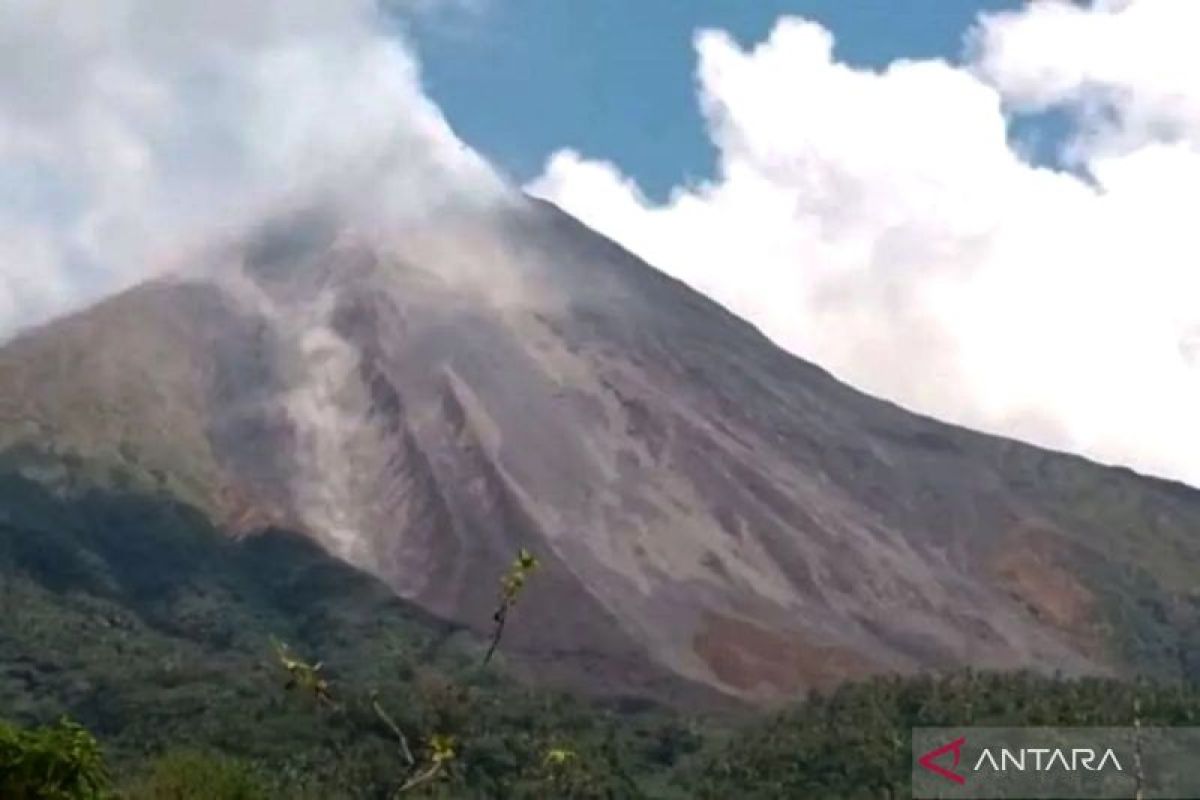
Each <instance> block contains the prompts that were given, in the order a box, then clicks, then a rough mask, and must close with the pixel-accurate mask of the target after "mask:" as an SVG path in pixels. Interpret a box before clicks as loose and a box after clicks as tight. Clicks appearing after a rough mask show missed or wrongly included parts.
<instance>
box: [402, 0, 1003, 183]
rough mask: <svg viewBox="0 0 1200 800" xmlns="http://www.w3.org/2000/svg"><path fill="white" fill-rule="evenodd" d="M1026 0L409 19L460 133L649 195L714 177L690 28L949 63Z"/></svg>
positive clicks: (671, 5)
mask: <svg viewBox="0 0 1200 800" xmlns="http://www.w3.org/2000/svg"><path fill="white" fill-rule="evenodd" d="M1019 5H1020V2H1019V0H754V1H753V2H746V0H683V1H682V2H679V1H676V0H663V1H662V2H646V0H605V1H604V2H562V0H503V1H501V0H483V1H482V2H476V3H471V4H468V5H462V4H448V5H444V6H443V7H442V8H441V9H440V10H439V12H440V13H435V14H428V15H418V16H415V17H414V16H412V15H403V21H404V23H405V25H406V26H407V27H408V29H409V30H410V31H411V32H412V39H413V43H414V46H415V49H416V50H417V52H418V54H419V57H420V60H421V63H422V66H423V70H424V78H425V85H426V88H427V90H428V92H429V94H430V96H431V97H432V98H433V99H434V100H435V101H436V102H437V104H438V105H439V106H440V107H441V109H442V111H443V112H444V113H445V114H446V116H447V117H448V119H449V120H450V123H451V124H452V125H453V127H454V129H455V130H456V131H457V132H458V134H459V135H460V136H462V137H463V139H465V140H466V141H468V142H470V143H471V145H472V146H473V147H475V148H476V149H477V150H479V151H480V152H481V153H483V154H484V155H485V156H486V157H487V158H488V159H489V160H491V161H492V163H493V164H496V165H497V166H498V167H499V168H500V169H502V170H503V171H504V172H505V173H506V174H507V175H509V176H510V177H512V178H514V179H515V180H517V181H521V182H523V181H527V180H529V179H531V178H533V177H535V176H536V175H537V174H539V172H540V171H541V169H542V166H543V164H544V162H545V159H546V157H547V156H548V155H549V154H550V153H552V152H554V151H556V150H558V149H560V148H563V147H570V148H574V149H576V150H579V151H581V152H585V153H588V154H590V155H591V156H592V157H594V158H601V159H605V160H611V161H614V162H616V163H619V164H621V165H622V167H623V168H624V169H625V170H626V171H627V172H628V174H630V175H631V176H634V177H636V179H637V181H638V185H639V186H640V187H641V188H642V190H643V191H644V192H645V193H646V194H647V195H648V196H650V197H654V198H655V199H660V200H661V199H664V198H665V196H666V194H667V192H668V191H669V190H670V188H671V187H672V186H675V185H677V184H679V183H686V182H688V181H689V180H695V179H700V178H704V177H708V176H710V175H711V173H712V170H713V167H714V165H715V163H716V150H715V148H714V146H713V144H712V142H711V141H710V140H709V138H708V137H707V136H706V135H705V131H704V125H703V119H702V117H701V115H700V110H699V108H698V107H697V105H696V97H695V90H694V85H693V84H694V73H695V68H696V57H695V50H694V48H693V46H692V37H693V34H694V33H695V32H696V31H697V30H699V29H702V28H719V29H721V30H724V31H727V32H728V33H729V34H730V35H731V36H733V37H734V38H735V39H737V40H738V41H740V42H743V43H753V42H756V41H760V40H761V39H763V38H764V37H765V36H766V35H767V34H768V33H769V32H770V30H771V28H772V27H773V26H774V24H775V22H776V20H778V19H779V18H780V17H781V16H785V15H797V16H803V17H805V18H807V19H811V20H814V21H816V22H819V23H820V24H821V25H823V26H825V27H826V28H829V29H830V30H832V31H834V32H835V33H836V34H837V43H836V55H837V57H838V58H839V60H843V61H845V62H848V63H851V64H855V65H862V66H870V67H882V66H886V65H887V64H888V63H889V62H891V61H892V60H894V59H897V58H937V57H946V58H952V57H955V56H957V55H959V54H960V52H961V51H962V48H963V34H964V32H965V31H966V30H967V28H968V27H969V26H970V24H971V23H972V22H973V21H974V20H975V18H976V17H977V16H978V15H979V13H981V12H983V11H992V10H1001V9H1005V8H1013V7H1018V6H1019Z"/></svg>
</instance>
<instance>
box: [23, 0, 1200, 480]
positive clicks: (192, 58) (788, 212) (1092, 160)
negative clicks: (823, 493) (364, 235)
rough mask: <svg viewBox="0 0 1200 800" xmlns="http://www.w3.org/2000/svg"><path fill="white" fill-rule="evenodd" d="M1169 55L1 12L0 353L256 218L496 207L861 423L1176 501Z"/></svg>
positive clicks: (1109, 49)
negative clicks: (716, 316)
mask: <svg viewBox="0 0 1200 800" xmlns="http://www.w3.org/2000/svg"><path fill="white" fill-rule="evenodd" d="M380 2H382V3H384V5H383V6H381V5H380V4H379V3H380ZM1195 30H1200V2H1196V0H1086V1H1081V2H1075V3H1069V2H1066V0H1042V1H1041V2H1033V3H1028V4H1013V3H998V2H997V3H991V2H989V3H982V2H976V3H969V2H965V1H964V0H889V1H888V2H883V1H882V0H879V1H878V2H876V1H875V0H857V2H856V1H855V0H819V1H818V0H812V2H790V3H785V2H782V0H757V1H756V2H753V3H750V2H742V1H740V0H693V1H692V2H667V0H663V2H654V3H647V2H644V0H643V2H632V0H609V1H608V2H603V3H601V2H592V3H585V2H573V3H565V2H561V0H503V1H502V0H261V2H258V3H255V4H250V5H247V4H245V3H243V2H241V0H207V2H205V3H202V4H197V3H195V2H194V1H193V0H113V2H112V3H110V4H103V5H101V4H79V3H75V2H71V1H70V0H0V336H3V335H11V334H12V333H13V332H14V331H18V330H21V329H22V328H24V327H26V326H28V325H31V324H36V323H38V322H41V321H44V320H46V319H48V318H50V317H52V316H54V315H56V314H59V313H63V312H65V311H68V310H70V309H73V308H77V307H79V306H80V305H81V304H84V303H87V302H90V301H93V300H95V299H97V298H99V297H102V296H104V295H105V294H108V293H111V292H114V291H117V290H119V289H121V288H124V287H125V286H128V285H131V284H133V283H136V282H137V281H139V280H142V279H144V278H146V277H148V276H151V275H154V274H158V273H160V272H161V271H163V270H165V269H169V268H171V266H172V265H174V264H177V263H179V262H181V261H186V260H187V259H188V258H189V257H193V256H194V254H195V252H196V251H197V250H198V249H202V248H204V247H207V246H210V245H211V243H212V242H214V241H218V240H221V239H223V238H229V237H236V236H237V235H238V233H239V231H241V230H243V229H244V228H245V227H246V226H248V225H250V224H253V222H254V221H255V220H257V219H260V218H261V217H262V216H263V215H264V214H267V213H271V212H272V211H273V210H277V209H278V208H280V207H291V206H294V205H296V204H300V203H304V202H310V201H312V200H313V199H315V198H319V199H321V200H322V201H323V202H333V203H337V204H339V205H341V206H343V207H345V208H346V209H347V210H349V211H351V212H352V214H353V217H354V218H355V219H356V220H366V221H369V222H370V224H377V225H382V226H384V227H385V228H386V227H387V226H389V225H395V224H396V222H397V221H398V220H400V219H408V218H416V219H418V220H419V218H420V217H421V215H429V214H436V213H437V210H438V209H439V208H441V207H443V204H445V203H447V202H464V201H470V202H483V203H489V202H503V201H504V198H509V197H511V195H512V193H513V190H514V189H520V190H523V191H525V192H528V193H530V194H534V195H537V196H540V197H544V198H546V199H549V200H551V201H553V202H555V203H557V204H559V205H560V206H562V207H563V208H564V209H566V210H567V211H569V212H570V213H572V214H575V215H576V216H578V217H579V218H580V219H582V220H583V221H584V222H585V223H587V224H589V225H591V226H592V227H593V228H595V229H596V230H598V231H600V232H602V233H604V234H605V235H608V236H610V237H612V238H613V239H615V240H616V241H618V242H620V243H621V244H623V245H624V246H626V247H627V248H629V249H630V250H632V251H633V252H635V253H637V254H639V255H641V256H643V257H644V258H645V259H646V260H647V261H649V262H650V263H652V264H653V265H655V266H656V267H658V268H660V269H662V270H664V271H665V272H668V273H669V274H672V275H674V276H675V277H678V278H679V279H681V280H683V281H684V282H686V283H687V284H689V285H691V286H692V287H694V288H695V289H697V290H698V291H701V292H703V293H705V294H707V295H709V296H710V297H712V298H714V299H716V300H717V301H718V302H721V303H723V304H724V305H726V306H727V307H729V308H730V309H731V310H733V311H734V312H735V313H738V314H740V315H741V316H743V317H745V318H746V319H748V320H750V321H751V322H752V323H754V324H755V325H757V326H758V327H759V328H760V329H761V330H763V331H764V333H766V334H767V335H768V336H770V337H771V338H772V339H773V340H774V341H775V342H776V343H778V344H779V345H780V346H782V347H784V348H785V349H787V350H790V351H791V352H793V353H795V354H797V355H799V356H801V357H803V358H806V359H809V360H812V361H814V362H816V363H818V364H820V365H822V366H823V367H825V368H827V369H829V370H830V371H831V372H833V373H834V374H835V375H837V376H838V377H840V378H842V379H843V380H846V381H848V382H849V383H851V384H853V385H855V386H857V387H859V388H861V389H864V390H866V391H868V392H871V393H873V394H876V395H878V396H881V397H886V398H889V399H891V400H894V401H896V402H899V403H901V404H902V405H905V406H907V407H909V408H912V409H914V410H917V411H921V412H924V413H928V414H932V415H934V416H937V417H940V418H943V419H946V420H950V421H953V422H958V423H961V424H965V425H969V426H972V427H975V428H980V429H983V430H988V431H993V432H997V433H1001V434H1004V435H1009V436H1014V437H1017V438H1021V439H1024V440H1026V441H1031V442H1034V443H1038V444H1042V445H1045V446H1049V447H1054V448H1058V449H1064V450H1069V451H1073V452H1078V453H1082V454H1085V455H1088V456H1090V457H1092V458H1095V459H1098V460H1101V461H1104V462H1107V463H1117V464H1124V465H1129V466H1132V467H1134V468H1136V469H1138V470H1141V471H1143V472H1149V473H1153V474H1157V475H1162V476H1167V477H1173V478H1177V479H1181V480H1185V481H1188V482H1190V483H1192V484H1193V485H1197V486H1200V447H1197V444H1198V443H1200V414H1197V413H1196V409H1198V408H1200V302H1198V301H1197V298H1200V226H1197V225H1195V223H1194V220H1193V218H1194V209H1196V208H1200V50H1198V49H1196V48H1194V47H1193V43H1192V41H1191V32H1193V31H1195Z"/></svg>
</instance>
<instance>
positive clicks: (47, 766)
mask: <svg viewBox="0 0 1200 800" xmlns="http://www.w3.org/2000/svg"><path fill="white" fill-rule="evenodd" d="M110 796H111V794H110V792H109V777H108V769H107V768H106V766H105V764H104V756H103V754H102V753H101V752H100V745H99V744H97V743H96V740H95V739H94V738H93V737H92V735H91V734H90V733H88V732H87V731H86V730H84V729H83V728H82V727H81V726H79V725H77V724H75V723H74V722H71V721H69V720H67V719H63V720H60V721H59V722H58V723H57V724H55V725H50V726H47V727H42V728H34V729H32V730H27V729H22V728H18V727H16V726H14V725H11V724H9V723H6V722H2V721H0V797H3V798H4V800H100V799H101V798H108V797H110Z"/></svg>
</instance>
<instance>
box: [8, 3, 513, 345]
mask: <svg viewBox="0 0 1200 800" xmlns="http://www.w3.org/2000/svg"><path fill="white" fill-rule="evenodd" d="M446 1H447V2H451V1H452V0H446ZM432 2H433V0H402V2H401V3H400V5H402V4H403V3H419V4H420V6H419V9H418V10H420V11H422V12H427V11H428V9H429V7H431V5H432ZM396 5H398V4H397V3H393V6H396ZM414 7H415V6H414ZM498 186H499V182H498V179H496V178H495V176H494V175H493V174H492V172H491V169H490V168H489V167H488V166H487V165H486V164H484V163H483V161H482V160H481V159H479V158H478V157H477V156H476V155H475V154H474V153H473V152H472V151H470V150H469V149H468V148H466V147H465V146H464V145H463V144H462V143H461V142H460V141H459V140H458V139H457V138H456V137H455V135H454V133H453V132H452V131H451V130H450V128H449V126H448V125H447V124H446V122H445V120H444V119H443V117H442V115H441V113H440V111H439V110H438V109H437V108H436V106H434V105H433V104H432V103H431V102H430V101H429V100H428V99H427V98H426V97H425V95H424V94H423V92H422V89H421V86H420V79H419V74H418V68H417V65H416V63H415V61H414V59H413V58H412V56H411V55H410V53H409V50H408V48H407V47H406V46H405V44H404V43H403V41H401V40H400V39H399V38H398V37H397V36H396V32H395V30H394V26H392V27H391V29H386V30H385V26H384V24H383V21H382V20H381V19H380V18H379V17H378V16H377V10H376V6H375V3H373V2H371V1H370V0H264V2H252V3H244V2H236V1H235V0H205V2H195V0H114V2H106V3H91V2H88V3H76V2H70V0H7V2H4V3H2V4H0V232H3V239H0V241H2V242H3V245H2V246H0V335H3V334H6V333H9V332H11V331H12V330H13V329H14V328H15V327H17V326H20V325H24V324H28V323H31V322H35V321H38V320H41V319H44V318H45V317H47V316H48V315H50V314H52V313H55V312H61V311H63V310H65V309H67V308H70V307H72V306H74V305H76V304H78V303H80V302H83V301H86V300H90V299H94V298H95V297H97V296H98V295H100V294H102V293H105V292H108V291H112V290H114V289H116V288H119V287H121V286H124V285H127V284H129V283H132V282H134V281H137V280H139V279H141V278H143V277H145V276H146V275H147V274H149V273H151V272H153V271H154V270H155V269H158V268H160V267H161V266H162V265H163V264H164V263H165V262H166V261H168V260H169V259H170V258H171V257H173V256H174V255H175V254H176V253H177V252H178V251H180V250H181V248H185V247H187V246H188V243H189V242H197V241H204V240H205V239H206V238H207V237H209V236H211V235H213V234H214V232H215V231H217V230H219V229H221V228H223V227H226V226H235V227H236V226H240V225H244V224H247V221H248V220H251V219H254V218H256V217H257V216H259V213H260V212H261V211H262V210H263V209H264V208H268V207H270V206H271V205H273V204H275V203H280V202H295V201H296V200H297V199H298V198H303V197H306V196H310V195H315V194H317V193H320V194H321V195H322V196H324V197H329V196H333V197H335V198H338V199H340V200H342V201H345V202H351V201H361V202H362V206H363V208H367V207H370V208H377V207H379V206H380V205H383V206H384V207H385V208H386V210H387V212H388V213H392V214H402V213H405V212H406V211H412V210H420V209H424V208H426V207H427V206H429V205H430V204H431V203H436V202H440V201H442V200H444V199H446V195H447V194H449V193H453V192H455V191H458V189H464V190H465V192H466V193H467V194H470V195H478V194H481V193H487V192H490V191H492V190H494V189H496V188H497V187H498ZM360 210H361V209H360Z"/></svg>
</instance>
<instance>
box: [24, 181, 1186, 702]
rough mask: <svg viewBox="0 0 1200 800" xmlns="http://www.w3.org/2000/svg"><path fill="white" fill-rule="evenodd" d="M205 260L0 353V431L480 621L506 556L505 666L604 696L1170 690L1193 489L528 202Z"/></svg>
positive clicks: (315, 229)
mask: <svg viewBox="0 0 1200 800" xmlns="http://www.w3.org/2000/svg"><path fill="white" fill-rule="evenodd" d="M210 261H211V263H209V264H206V266H207V267H208V269H207V270H206V271H205V276H204V277H200V276H199V275H197V276H196V277H182V276H180V277H176V278H173V279H171V280H169V281H159V282H156V283H152V284H147V285H145V286H142V287H140V288H138V289H136V290H134V291H132V292H129V293H127V294H125V295H122V296H119V297H117V298H115V299H113V300H110V301H108V302H106V303H104V304H102V305H100V306H97V307H95V308H93V309H91V310H89V311H86V312H84V313H82V314H79V315H76V316H74V317H71V318H68V319H64V320H61V321H59V322H57V323H54V324H52V325H50V326H48V327H45V328H43V329H40V330H37V331H33V332H31V333H29V334H27V335H25V336H23V337H21V338H19V339H18V340H16V341H14V342H12V343H11V344H9V345H8V346H7V347H6V348H4V349H3V350H2V351H0V441H2V442H3V443H4V444H5V445H7V446H8V447H10V448H11V447H16V446H18V445H20V446H25V445H32V446H34V447H36V448H38V449H40V450H43V451H49V452H50V453H51V454H53V455H54V456H56V457H57V458H60V459H69V460H71V461H72V462H73V463H74V464H75V465H77V466H78V465H80V464H82V465H84V467H86V469H87V470H89V471H90V474H94V475H95V476H96V477H95V479H96V480H98V481H102V480H111V479H112V475H113V474H114V469H119V471H120V473H121V475H122V476H124V477H123V478H122V479H123V480H133V481H136V482H144V483H146V484H149V485H157V486H161V487H163V488H165V489H167V490H168V491H170V492H172V493H174V494H176V495H178V496H180V497H181V498H183V499H185V500H187V501H189V502H192V503H195V504H197V505H199V506H201V507H203V508H206V509H208V510H209V511H210V513H211V514H212V515H213V517H214V518H215V519H217V520H218V521H219V522H220V523H221V524H222V525H223V526H225V527H226V528H227V529H228V530H230V532H231V533H233V534H244V533H249V532H252V531H254V530H256V529H258V528H260V527H263V526H265V525H269V524H280V525H286V526H289V527H292V528H295V529H300V530H304V531H307V532H308V533H309V534H310V535H311V536H312V537H313V538H315V539H316V540H317V541H319V542H320V543H321V544H322V545H323V546H324V547H326V548H327V549H328V550H330V551H331V552H334V553H336V554H337V555H339V556H341V557H342V558H344V559H346V560H347V561H349V562H351V563H353V564H355V565H357V566H359V567H361V568H363V569H365V570H367V571H370V572H372V573H374V574H376V575H378V576H380V577H382V578H383V579H384V580H385V581H386V582H387V583H389V584H390V585H391V586H392V587H393V588H394V589H395V590H396V591H397V592H398V593H399V594H400V595H402V596H403V597H405V598H408V599H411V600H414V601H416V602H417V603H419V604H421V605H423V606H424V607H426V608H427V609H429V610H431V611H433V612H434V613H436V614H438V615H441V616H444V617H446V618H449V619H453V620H457V621H461V622H464V623H466V624H468V625H472V626H475V627H478V628H479V629H481V630H482V629H485V628H486V627H487V626H488V624H489V622H490V611H491V609H492V607H493V605H494V601H495V596H494V593H495V588H496V580H497V577H498V575H499V574H500V572H501V571H502V570H503V567H504V564H505V563H506V562H507V561H508V559H510V558H511V556H512V554H513V552H514V551H515V550H516V548H517V547H518V546H521V545H524V546H527V547H529V548H531V549H532V550H534V551H535V552H537V553H538V554H539V555H540V556H541V557H542V560H543V562H544V563H545V564H546V565H547V569H546V570H545V572H544V573H543V574H541V575H539V576H538V579H537V580H536V581H534V583H533V585H532V586H531V588H530V590H529V592H528V595H527V597H526V598H524V601H523V602H524V605H523V607H522V608H521V610H520V613H519V614H518V615H516V616H515V617H514V624H513V625H512V626H511V628H510V630H509V631H508V632H507V633H506V648H507V649H508V650H509V651H511V652H512V653H514V654H520V655H521V656H522V660H523V662H524V663H525V664H527V665H529V666H531V667H532V668H534V669H535V670H536V671H537V673H538V674H540V675H542V676H545V677H549V678H553V679H557V680H566V681H571V682H574V683H576V684H580V685H587V686H590V687H592V688H595V689H599V690H602V691H609V690H612V691H638V692H646V693H651V694H658V695H669V696H674V697H676V698H677V699H679V700H681V701H684V702H686V701H687V700H688V698H689V697H690V695H688V696H685V695H681V694H679V692H683V691H686V690H685V689H684V688H681V687H686V686H687V685H692V684H698V685H701V686H707V687H710V688H716V689H719V690H721V691H723V692H726V693H731V694H735V695H739V696H742V697H748V698H755V699H769V698H772V697H778V696H782V695H786V694H789V693H792V692H795V691H797V690H801V689H803V688H806V687H811V686H822V685H827V684H829V683H832V682H835V681H838V680H842V679H845V678H848V677H854V676H858V675H862V674H865V673H870V672H878V671H893V670H898V671H913V670H920V669H931V668H947V667H953V666H958V665H976V666H990V667H1017V666H1032V667H1037V668H1044V669H1061V670H1064V671H1068V672H1073V671H1130V670H1135V669H1137V670H1144V669H1152V670H1154V671H1157V672H1159V673H1169V674H1178V673H1180V672H1181V671H1189V670H1190V669H1191V656H1192V650H1191V644H1190V641H1191V630H1192V627H1193V619H1194V617H1195V605H1194V603H1193V595H1192V587H1194V586H1196V585H1197V584H1198V583H1200V582H1198V581H1197V578H1200V535H1198V534H1200V492H1195V491H1192V490H1189V489H1186V488H1184V487H1181V486H1178V485H1174V484H1169V483H1166V482H1161V481H1155V480H1150V479H1145V478H1141V477H1138V476H1136V475H1134V474H1132V473H1130V472H1128V471H1124V470H1115V469H1109V468H1104V467H1100V466H1096V465H1093V464H1090V463H1087V462H1085V461H1083V460H1082V459H1078V458H1074V457H1070V456H1065V455H1058V454H1052V453H1048V452H1045V451H1041V450H1037V449H1035V448H1031V447H1027V446H1024V445H1020V444H1016V443H1013V442H1008V441H1004V440H1001V439H997V438H993V437H987V436H982V435H978V434H974V433H971V432H968V431H964V430H961V429H957V428H954V427H951V426H947V425H944V424H940V423H937V422H934V421H932V420H929V419H925V418H922V417H919V416H916V415H913V414H910V413H907V412H905V411H903V410H901V409H899V408H897V407H895V406H893V405H890V404H888V403H884V402H881V401H878V400H875V399H872V398H869V397H867V396H865V395H862V394H860V393H858V392H855V391H853V390H851V389H849V388H848V387H846V386H843V385H841V384H839V383H838V382H837V381H835V380H834V379H833V378H831V377H830V376H829V375H828V374H826V373H825V372H823V371H821V370H820V369H818V368H816V367H814V366H812V365H809V364H807V363H805V362H803V361H801V360H799V359H796V358H794V357H792V356H790V355H788V354H786V353H784V352H782V351H780V350H779V349H778V348H776V347H774V346H773V345H772V344H771V343H770V342H768V341H767V340H766V339H765V338H764V337H763V336H761V335H760V334H759V333H758V332H757V331H756V330H754V329H753V328H752V327H751V326H749V325H748V324H746V323H744V322H742V321H740V320H738V319H737V318H735V317H733V316H732V315H730V314H729V313H727V312H726V311H724V310H723V309H721V308H720V307H719V306H717V305H715V304H713V303H712V302H710V301H708V300H706V299H704V298H703V297H701V296H699V295H697V294H696V293H694V292H692V291H690V290H689V289H687V288H686V287H684V286H683V285H681V284H679V283H677V282H675V281H673V280H671V279H669V278H667V277H665V276H663V275H662V274H660V273H658V272H656V271H655V270H653V269H652V268H650V267H648V266H647V265H645V264H643V263H642V262H640V261H639V260H637V259H636V258H634V257H633V256H631V255H630V254H628V253H627V252H625V251H623V250H622V249H620V248H619V247H617V246H616V245H614V244H612V243H611V242H609V241H607V240H606V239H604V238H602V237H600V236H598V235H596V234H595V233H593V232H591V231H589V230H588V229H586V228H584V227H583V226H582V225H580V224H579V223H577V222H575V221H574V220H572V219H571V218H569V217H567V216H566V215H564V214H562V213H561V212H559V211H557V210H556V209H554V208H553V207H550V206H547V205H544V204H541V203H536V202H533V201H530V202H527V203H525V204H523V205H520V206H518V207H515V208H512V209H508V210H505V211H502V212H497V213H494V214H489V215H487V216H482V215H478V214H462V215H448V216H446V217H444V218H442V219H440V220H438V221H437V222H431V223H427V224H424V225H422V226H419V227H416V226H409V227H406V228H403V229H397V230H395V231H393V232H392V233H389V235H388V236H387V237H386V239H382V240H381V239H380V237H378V236H372V235H369V234H366V233H362V232H356V231H355V230H354V229H353V228H352V227H351V226H348V225H345V224H342V223H340V222H338V221H337V220H336V219H335V218H333V217H332V216H330V215H326V214H323V213H321V212H308V213H304V214H299V215H296V216H294V217H291V218H288V219H285V220H281V221H277V222H274V223H272V224H270V225H267V226H265V227H264V228H262V229H261V230H260V231H259V232H258V233H256V234H255V235H254V236H253V237H251V239H250V240H249V241H247V242H245V243H243V244H241V245H239V246H238V247H235V248H225V249H223V250H222V251H221V252H220V253H217V254H214V255H213V256H212V257H211V259H210ZM731 268H736V265H731ZM38 463H39V464H43V465H44V459H39V460H38ZM38 470H39V473H38V474H39V476H40V477H41V479H43V480H45V481H47V482H50V483H53V481H54V480H55V475H54V471H53V470H47V469H46V468H45V467H44V466H39V467H38ZM680 678H682V679H685V680H684V681H680V680H679V679H680Z"/></svg>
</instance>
